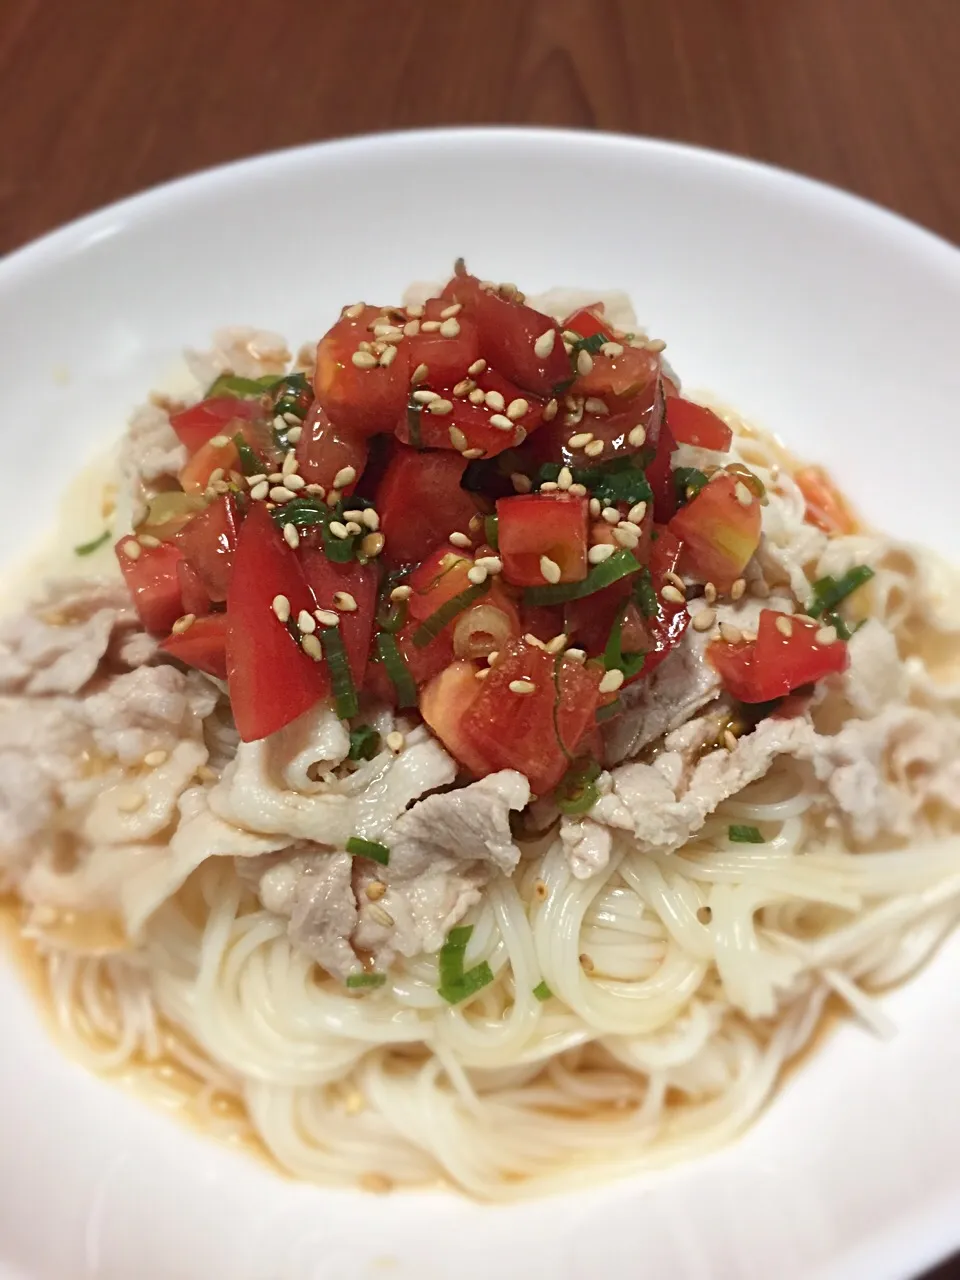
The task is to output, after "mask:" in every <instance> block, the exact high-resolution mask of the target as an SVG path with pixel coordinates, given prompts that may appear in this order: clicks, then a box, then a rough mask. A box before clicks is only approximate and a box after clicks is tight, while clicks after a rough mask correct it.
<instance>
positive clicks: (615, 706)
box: [593, 698, 623, 724]
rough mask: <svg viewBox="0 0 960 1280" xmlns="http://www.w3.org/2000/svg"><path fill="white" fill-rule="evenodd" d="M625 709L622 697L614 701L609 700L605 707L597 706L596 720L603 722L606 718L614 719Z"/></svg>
mask: <svg viewBox="0 0 960 1280" xmlns="http://www.w3.org/2000/svg"><path fill="white" fill-rule="evenodd" d="M622 710H623V701H622V700H621V699H620V698H614V700H613V701H612V702H608V703H607V704H606V706H604V707H597V710H596V713H595V715H594V717H593V718H594V720H596V722H597V724H603V722H604V721H605V720H612V719H613V717H614V716H618V715H619V714H620V712H621V711H622Z"/></svg>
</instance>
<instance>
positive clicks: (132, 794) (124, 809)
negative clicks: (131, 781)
mask: <svg viewBox="0 0 960 1280" xmlns="http://www.w3.org/2000/svg"><path fill="white" fill-rule="evenodd" d="M146 802H147V797H146V796H145V795H144V794H143V792H142V791H141V790H140V788H139V787H121V788H120V790H119V792H118V794H117V808H118V809H119V810H120V812H121V813H136V812H137V810H138V809H142V808H143V806H144V805H145V804H146Z"/></svg>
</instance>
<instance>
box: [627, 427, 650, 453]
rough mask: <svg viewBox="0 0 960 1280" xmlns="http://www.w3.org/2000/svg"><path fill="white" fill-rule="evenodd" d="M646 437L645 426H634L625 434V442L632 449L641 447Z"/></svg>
mask: <svg viewBox="0 0 960 1280" xmlns="http://www.w3.org/2000/svg"><path fill="white" fill-rule="evenodd" d="M646 438H647V430H646V427H643V426H636V427H634V428H633V430H632V431H631V432H630V434H629V435H628V436H627V444H629V445H630V446H631V447H632V448H634V449H641V448H642V447H643V445H644V442H645V441H646Z"/></svg>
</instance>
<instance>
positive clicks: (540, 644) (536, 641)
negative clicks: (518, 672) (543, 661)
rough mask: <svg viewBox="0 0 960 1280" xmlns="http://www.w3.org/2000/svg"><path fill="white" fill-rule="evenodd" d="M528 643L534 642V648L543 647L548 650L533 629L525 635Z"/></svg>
mask: <svg viewBox="0 0 960 1280" xmlns="http://www.w3.org/2000/svg"><path fill="white" fill-rule="evenodd" d="M523 638H524V641H525V642H526V643H527V644H532V645H533V647H534V649H543V650H544V651H546V648H547V646H546V645H545V644H544V643H543V641H542V640H541V639H540V637H539V636H535V635H534V634H533V632H532V631H528V632H527V634H526V635H525V636H524V637H523Z"/></svg>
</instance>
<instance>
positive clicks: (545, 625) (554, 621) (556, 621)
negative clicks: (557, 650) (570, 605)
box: [520, 604, 566, 643]
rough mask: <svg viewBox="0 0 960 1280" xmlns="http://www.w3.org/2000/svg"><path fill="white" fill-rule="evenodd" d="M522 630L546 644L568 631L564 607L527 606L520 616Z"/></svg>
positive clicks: (553, 605)
mask: <svg viewBox="0 0 960 1280" xmlns="http://www.w3.org/2000/svg"><path fill="white" fill-rule="evenodd" d="M520 629H521V631H522V633H523V634H524V635H526V634H527V633H528V632H529V634H530V635H532V636H536V637H537V639H538V640H543V641H544V643H546V641H548V640H552V639H553V637H554V636H558V635H560V634H561V633H562V632H563V631H565V630H566V628H565V626H564V616H563V605H556V604H551V605H544V604H525V605H524V606H523V607H522V609H521V614H520Z"/></svg>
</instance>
